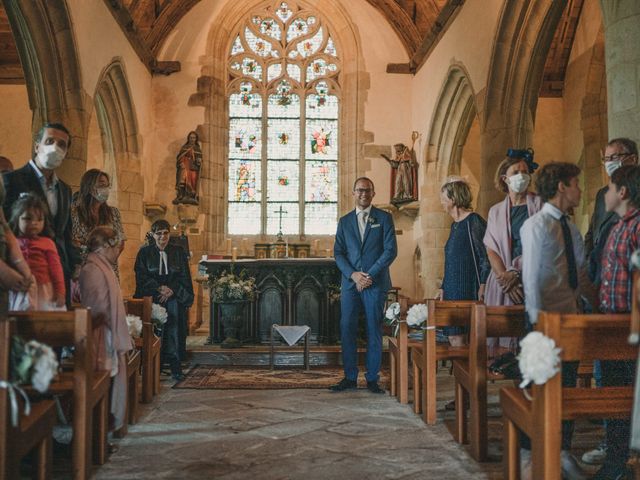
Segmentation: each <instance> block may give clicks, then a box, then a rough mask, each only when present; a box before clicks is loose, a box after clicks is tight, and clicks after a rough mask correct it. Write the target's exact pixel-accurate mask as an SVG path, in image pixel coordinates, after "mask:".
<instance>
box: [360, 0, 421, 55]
mask: <svg viewBox="0 0 640 480" xmlns="http://www.w3.org/2000/svg"><path fill="white" fill-rule="evenodd" d="M367 1H368V2H369V4H371V5H372V6H373V7H375V8H376V9H377V10H378V11H379V12H380V13H382V14H383V15H384V17H385V18H386V19H387V21H388V22H389V23H390V24H391V27H392V28H393V29H394V30H395V32H396V33H397V34H398V36H399V37H400V40H401V41H402V44H403V45H404V48H405V50H406V52H407V55H408V56H409V58H411V57H412V56H413V54H414V53H415V52H416V50H417V49H418V47H419V46H420V43H421V42H422V37H421V35H420V32H418V29H417V28H416V26H415V24H414V23H413V19H412V18H411V17H410V16H409V14H408V13H407V12H406V11H405V10H404V9H403V8H402V7H401V6H400V5H399V4H398V3H396V2H395V1H394V0H367Z"/></svg>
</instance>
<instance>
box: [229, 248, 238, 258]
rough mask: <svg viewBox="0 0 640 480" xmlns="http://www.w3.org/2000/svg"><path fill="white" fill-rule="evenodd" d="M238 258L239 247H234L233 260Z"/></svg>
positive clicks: (232, 251)
mask: <svg viewBox="0 0 640 480" xmlns="http://www.w3.org/2000/svg"><path fill="white" fill-rule="evenodd" d="M237 258H238V247H233V250H231V260H232V261H234V262H235V261H236V259H237Z"/></svg>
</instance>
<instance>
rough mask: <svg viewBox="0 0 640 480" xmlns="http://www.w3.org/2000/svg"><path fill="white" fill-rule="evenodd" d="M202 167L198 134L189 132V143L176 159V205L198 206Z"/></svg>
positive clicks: (183, 147)
mask: <svg viewBox="0 0 640 480" xmlns="http://www.w3.org/2000/svg"><path fill="white" fill-rule="evenodd" d="M201 166H202V149H201V148H200V144H199V143H198V134H197V133H196V132H189V135H187V142H186V143H185V144H184V145H182V148H180V153H178V156H177V157H176V198H175V199H174V200H173V203H174V204H178V203H186V204H190V205H198V180H199V178H200V167H201Z"/></svg>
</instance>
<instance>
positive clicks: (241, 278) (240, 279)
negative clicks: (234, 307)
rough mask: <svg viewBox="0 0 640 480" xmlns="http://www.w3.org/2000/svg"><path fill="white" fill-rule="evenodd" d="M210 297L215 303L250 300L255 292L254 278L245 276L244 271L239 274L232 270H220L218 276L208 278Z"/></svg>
mask: <svg viewBox="0 0 640 480" xmlns="http://www.w3.org/2000/svg"><path fill="white" fill-rule="evenodd" d="M209 288H210V289H211V299H212V300H213V301H214V302H217V303H225V302H242V301H245V302H246V301H251V300H253V299H254V297H255V294H256V280H255V278H253V277H247V276H246V273H245V272H244V271H242V272H240V274H239V275H236V274H235V273H233V271H231V272H229V273H226V272H222V275H220V276H219V277H216V278H213V279H209Z"/></svg>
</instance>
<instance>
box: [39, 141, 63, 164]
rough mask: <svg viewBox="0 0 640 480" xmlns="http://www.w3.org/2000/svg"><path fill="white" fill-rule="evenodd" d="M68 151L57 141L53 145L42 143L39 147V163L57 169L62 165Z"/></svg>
mask: <svg viewBox="0 0 640 480" xmlns="http://www.w3.org/2000/svg"><path fill="white" fill-rule="evenodd" d="M66 154H67V152H65V151H64V150H63V149H61V148H60V147H59V146H58V145H56V144H55V143H52V144H51V145H41V146H40V148H39V149H38V163H40V165H41V166H42V167H43V168H46V169H49V170H55V169H56V168H58V167H59V166H60V164H61V163H62V160H64V157H65V156H66Z"/></svg>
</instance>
